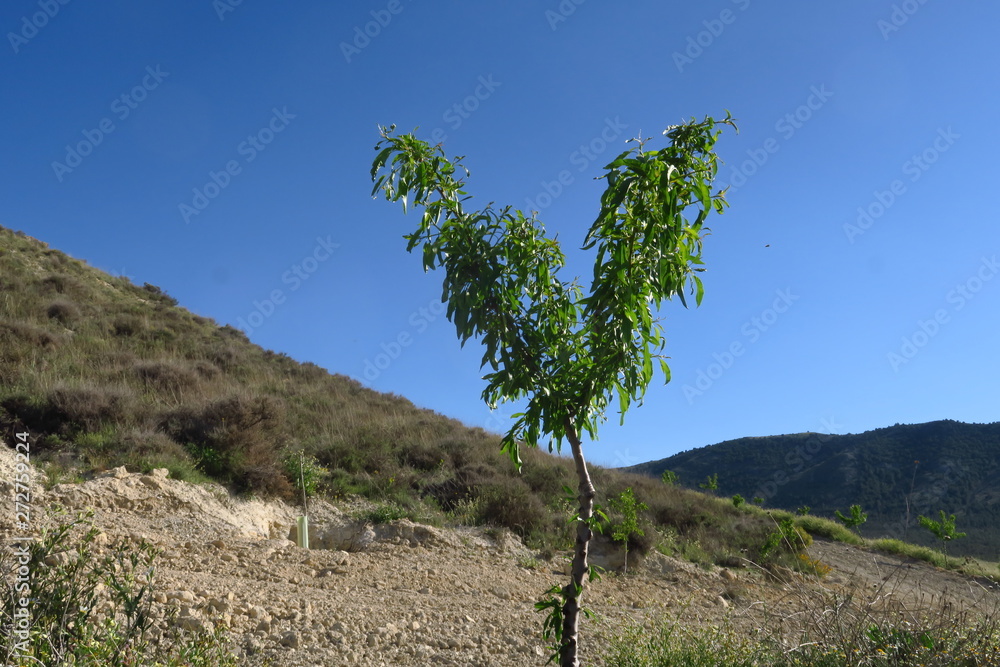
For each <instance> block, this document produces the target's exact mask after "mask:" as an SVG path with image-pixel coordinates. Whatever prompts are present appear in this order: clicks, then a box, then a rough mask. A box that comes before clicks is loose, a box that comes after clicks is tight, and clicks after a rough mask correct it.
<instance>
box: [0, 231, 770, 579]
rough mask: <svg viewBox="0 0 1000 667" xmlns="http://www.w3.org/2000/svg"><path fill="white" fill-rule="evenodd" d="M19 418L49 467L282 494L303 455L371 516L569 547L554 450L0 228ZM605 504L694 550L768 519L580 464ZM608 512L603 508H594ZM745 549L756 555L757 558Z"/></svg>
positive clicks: (565, 480) (15, 425)
mask: <svg viewBox="0 0 1000 667" xmlns="http://www.w3.org/2000/svg"><path fill="white" fill-rule="evenodd" d="M22 429H27V430H28V431H30V432H31V434H32V439H33V442H34V446H33V450H32V451H33V454H32V455H33V458H34V459H35V460H36V462H42V463H43V464H44V465H45V466H47V468H48V472H49V474H50V476H51V477H54V478H55V479H59V478H60V477H66V476H67V475H81V474H82V475H87V474H89V473H91V472H94V471H99V470H103V469H105V468H109V467H113V466H119V465H125V466H127V467H128V468H129V469H130V470H133V471H148V470H150V469H152V468H155V467H165V468H168V469H169V470H170V473H171V476H173V477H175V478H180V479H187V480H193V481H198V480H202V479H208V478H210V479H214V480H217V481H220V482H223V483H225V484H227V485H229V486H230V487H231V488H232V489H234V490H235V491H238V492H244V493H254V494H259V495H279V496H286V497H294V495H295V493H296V491H295V488H294V486H295V483H296V480H297V477H298V475H297V472H296V470H297V469H295V468H289V467H288V465H286V464H288V463H289V462H293V463H294V462H296V461H297V460H298V452H303V453H304V454H305V455H306V457H307V461H310V462H311V472H312V473H313V475H312V479H311V480H310V482H315V483H316V485H317V486H318V490H319V492H320V493H322V494H324V495H326V496H327V497H329V498H332V499H337V498H344V497H348V496H361V497H364V498H367V499H369V500H371V501H374V503H376V506H377V507H378V510H377V511H376V512H375V513H374V514H373V518H374V519H377V520H387V519H391V518H394V517H403V516H409V517H410V518H417V519H420V520H423V521H427V522H432V523H433V522H451V523H466V524H476V525H494V526H498V527H503V528H508V529H510V530H513V531H514V532H516V533H517V534H519V535H521V536H522V537H524V538H525V539H526V540H528V542H529V544H534V545H536V546H539V547H541V546H545V547H546V548H557V549H558V548H564V547H567V546H569V545H570V544H571V543H572V536H573V527H572V526H571V524H570V522H569V521H568V519H569V516H570V512H569V507H570V506H571V503H570V502H568V500H567V494H566V492H565V491H564V487H573V488H575V485H576V481H575V475H574V474H573V471H572V467H571V462H570V461H568V460H565V459H560V458H558V457H554V456H550V455H548V454H546V453H544V452H540V451H537V450H529V451H526V452H524V454H523V456H524V459H525V465H524V468H523V473H522V474H518V473H517V472H516V471H515V470H514V468H513V466H512V464H511V462H510V460H509V459H508V458H507V457H506V456H505V455H502V454H501V453H500V451H499V443H500V438H499V436H498V435H496V434H492V433H488V432H486V431H484V430H483V429H480V428H469V427H466V426H465V425H463V424H461V423H460V422H458V421H456V420H453V419H449V418H447V417H444V416H441V415H439V414H436V413H433V412H431V411H428V410H424V409H420V408H418V407H416V406H414V405H413V404H412V403H411V402H410V401H408V400H406V399H405V398H402V397H399V396H393V395H386V394H381V393H378V392H375V391H371V390H369V389H366V388H365V387H363V386H361V385H360V384H359V383H358V382H356V381H355V380H353V379H351V378H348V377H345V376H343V375H337V374H330V373H328V372H327V371H325V370H324V369H322V368H319V367H318V366H315V365H313V364H309V363H299V362H297V361H295V360H293V359H291V358H289V357H288V356H286V355H283V354H280V353H275V352H271V351H268V350H264V349H262V348H260V347H259V346H257V345H254V344H252V343H250V342H249V341H248V340H247V338H246V337H245V336H244V335H243V333H242V332H240V331H239V330H237V329H234V328H232V327H229V326H223V327H220V326H218V324H217V323H215V322H214V321H212V320H209V319H207V318H204V317H199V316H197V315H194V314H192V313H190V312H188V311H186V310H184V309H183V308H181V307H179V306H178V305H177V303H176V301H175V300H174V299H172V298H171V297H169V296H168V295H166V294H165V293H164V292H163V291H161V290H160V289H159V288H157V287H155V286H153V285H148V284H147V285H143V286H141V287H140V286H136V285H133V284H132V283H131V282H130V281H129V280H128V279H126V278H122V277H112V276H109V275H107V274H105V273H104V272H101V271H99V270H97V269H94V268H93V267H90V266H87V265H86V264H85V263H84V262H81V261H79V260H76V259H72V258H70V257H68V256H67V255H65V254H64V253H62V252H60V251H58V250H54V249H51V248H48V247H47V246H46V244H44V243H42V242H40V241H37V240H35V239H32V238H30V237H28V236H26V235H24V234H22V233H18V232H13V231H10V230H7V229H3V228H0V439H3V440H6V441H7V442H8V444H9V442H10V437H9V434H11V433H13V432H15V431H16V430H22ZM593 474H594V478H595V483H596V485H597V488H598V489H599V493H600V496H599V498H598V503H599V504H601V505H603V506H605V507H607V506H608V505H609V503H608V499H609V497H610V496H611V495H615V494H618V493H620V492H621V491H623V490H624V489H625V488H628V487H632V488H634V490H635V494H636V496H637V497H638V499H639V500H640V501H642V502H645V503H646V504H647V505H648V506H649V509H648V511H646V512H645V513H644V516H643V524H642V525H643V526H644V527H645V528H646V531H645V532H646V536H645V537H640V536H638V535H636V536H634V537H633V539H632V540H631V541H630V545H629V546H630V550H631V551H633V552H635V551H637V550H638V551H642V550H644V549H648V548H650V547H652V546H653V545H657V546H658V547H659V548H660V549H661V550H663V551H665V552H670V553H679V554H681V555H685V556H687V557H688V558H690V559H692V560H696V561H701V562H706V563H707V562H711V561H723V560H726V559H729V560H732V559H733V558H736V557H737V556H738V555H740V554H743V553H749V554H751V555H755V554H759V553H760V552H761V546H762V545H763V544H764V543H765V541H766V540H767V538H768V536H769V535H771V534H772V533H773V532H774V530H775V524H774V522H773V521H772V520H770V519H769V518H768V517H766V516H763V515H755V514H752V513H747V512H746V511H741V510H738V509H737V508H735V507H733V506H732V505H731V504H730V503H728V502H727V501H725V500H723V499H720V498H714V497H711V496H706V495H704V494H700V493H696V492H692V491H688V490H684V489H680V488H674V487H668V486H665V485H663V484H662V483H660V482H659V481H657V480H651V479H649V478H647V477H644V476H641V475H631V474H626V473H621V472H618V471H615V470H608V469H602V468H599V467H597V468H595V470H594V473H593ZM612 519H614V516H612ZM761 560H762V561H763V560H766V559H765V558H763V557H762V558H761Z"/></svg>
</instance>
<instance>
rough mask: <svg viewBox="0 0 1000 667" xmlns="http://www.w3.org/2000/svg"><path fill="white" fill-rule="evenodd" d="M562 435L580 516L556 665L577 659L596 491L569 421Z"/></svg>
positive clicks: (567, 666)
mask: <svg viewBox="0 0 1000 667" xmlns="http://www.w3.org/2000/svg"><path fill="white" fill-rule="evenodd" d="M566 439H567V440H569V443H570V445H571V446H572V449H573V461H574V462H575V463H576V474H577V477H578V478H579V480H580V486H579V489H580V495H579V499H580V516H579V520H578V522H577V525H576V552H575V554H574V555H573V569H572V574H571V575H570V576H571V581H570V583H569V585H568V586H566V587H565V588H564V589H563V593H564V599H565V600H566V602H565V603H564V604H563V633H562V647H561V648H560V651H559V665H560V667H579V665H580V660H579V658H578V657H577V653H578V650H579V637H578V634H579V625H580V598H581V596H582V595H583V586H584V583H585V582H586V580H587V577H588V574H589V568H588V566H587V553H588V551H589V548H590V538H591V537H593V531H592V530H591V529H590V524H589V522H590V518H591V517H592V516H593V514H594V496H595V495H596V494H595V491H594V485H593V483H591V481H590V473H589V472H588V471H587V462H586V460H584V458H583V446H582V444H581V443H580V436H579V435H578V434H577V431H576V428H574V426H573V425H572V424H567V425H566Z"/></svg>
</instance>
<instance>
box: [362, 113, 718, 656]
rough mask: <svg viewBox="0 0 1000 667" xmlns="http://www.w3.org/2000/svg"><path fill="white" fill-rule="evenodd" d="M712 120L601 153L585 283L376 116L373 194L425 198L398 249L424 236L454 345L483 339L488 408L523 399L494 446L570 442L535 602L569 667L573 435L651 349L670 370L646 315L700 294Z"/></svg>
mask: <svg viewBox="0 0 1000 667" xmlns="http://www.w3.org/2000/svg"><path fill="white" fill-rule="evenodd" d="M721 124H725V125H733V126H734V127H735V125H734V123H733V119H732V116H730V115H729V114H727V115H726V118H724V119H722V120H719V121H716V120H714V119H713V118H711V117H707V118H706V119H705V120H704V121H701V122H696V121H694V120H693V119H692V120H691V121H690V122H689V123H686V124H683V125H676V126H673V127H670V128H668V129H667V130H666V131H665V132H664V134H665V135H666V137H667V139H668V140H669V144H668V145H667V146H666V147H664V148H662V149H659V150H646V147H645V146H646V143H647V140H643V139H635V140H632V142H633V143H634V145H633V146H632V147H631V148H630V149H629V150H626V151H625V152H623V153H621V154H620V155H618V156H617V157H616V158H615V159H614V160H612V161H611V163H610V164H608V165H607V167H606V169H607V172H606V173H605V174H604V176H602V177H601V178H603V179H606V180H607V188H606V190H605V192H604V194H603V195H602V197H601V208H600V212H599V214H598V216H597V219H596V220H595V221H594V223H593V224H592V225H591V227H590V230H589V232H588V233H587V236H586V237H585V239H584V243H583V249H584V250H594V251H596V259H595V261H594V270H593V278H592V281H591V286H590V291H589V293H588V294H586V295H584V294H583V291H582V289H581V288H580V286H579V285H578V284H577V283H576V282H575V281H564V280H562V279H560V277H559V275H558V271H559V269H560V268H561V267H562V266H563V265H564V263H565V258H564V255H563V253H562V250H561V249H560V246H559V244H558V242H557V241H556V240H555V239H550V238H548V237H547V236H546V235H545V230H544V228H543V226H542V224H541V222H540V221H539V220H537V219H536V218H535V212H530V213H529V214H525V213H524V212H522V211H520V210H517V209H513V208H511V207H510V206H506V207H503V208H496V207H494V206H493V205H492V204H489V205H487V206H486V207H485V208H482V209H479V210H469V209H467V208H466V206H467V203H468V201H469V199H470V197H469V196H468V195H467V194H466V192H465V182H464V180H463V179H462V174H464V175H465V176H466V177H467V176H468V174H469V172H468V170H466V169H465V167H464V166H463V165H462V163H461V158H455V159H454V160H449V159H447V157H446V156H445V153H444V151H443V150H442V148H441V146H440V144H438V145H437V146H431V145H430V144H428V143H427V142H425V141H422V140H420V139H417V138H416V137H414V136H413V135H410V134H403V135H396V134H394V131H395V126H391V127H388V128H380V132H381V136H382V140H381V141H380V142H379V143H378V145H377V146H376V147H375V149H376V150H377V151H378V154H377V155H376V157H375V160H374V162H373V164H372V170H371V176H372V180H373V181H374V183H375V186H374V188H373V189H372V195H373V196H374V195H375V194H376V193H378V192H379V191H380V190H381V191H382V193H383V194H384V196H385V198H386V199H388V200H389V201H401V202H402V204H403V210H404V212H405V211H406V210H407V209H408V208H409V207H410V206H414V207H417V206H419V207H422V208H423V215H422V217H421V218H420V222H419V224H418V225H417V228H416V229H415V230H414V231H412V232H411V233H409V234H407V235H405V236H404V238H405V239H406V240H407V241H408V246H407V250H409V251H413V250H414V249H416V248H417V247H421V253H422V257H423V266H424V270H425V271H427V270H430V269H435V268H438V267H441V268H443V269H444V273H445V276H444V284H443V293H442V301H444V302H446V303H447V304H448V307H447V316H448V319H449V320H451V322H452V323H453V324H454V325H455V329H456V332H457V334H458V337H459V339H460V340H461V342H462V344H463V345H464V344H465V343H466V342H467V341H468V340H469V339H470V338H481V339H482V343H483V345H484V346H485V348H486V351H485V354H484V355H483V358H482V365H483V367H484V368H485V367H489V371H488V372H487V374H486V375H485V376H484V379H485V380H486V382H487V385H486V388H485V389H484V390H483V394H482V396H483V400H484V401H485V402H486V403H487V405H488V406H490V407H491V408H495V407H496V406H497V404H498V403H500V402H503V401H518V400H522V401H524V402H525V408H524V411H523V412H521V413H519V414H516V415H514V418H515V420H514V423H513V425H512V426H511V428H510V430H509V431H508V432H507V433H506V434H505V435H504V437H503V441H502V449H503V450H504V451H506V452H507V453H508V454H509V455H510V457H511V459H512V460H513V461H514V464H515V465H516V466H517V467H518V468H520V465H521V459H520V456H519V453H518V448H519V445H520V443H522V442H523V443H524V444H527V445H529V446H537V445H538V442H539V440H540V439H541V438H542V437H543V435H548V436H549V443H548V446H549V450H550V451H551V450H553V449H557V450H559V449H561V446H562V442H563V440H566V441H568V442H569V445H570V448H571V450H572V453H573V460H574V462H575V467H576V472H577V476H578V479H579V484H578V491H579V495H578V500H579V511H578V513H577V515H576V517H575V519H576V521H577V536H576V546H575V553H574V557H573V565H572V574H571V575H570V576H571V580H570V583H569V584H568V585H567V586H565V587H564V588H562V589H558V588H557V589H556V590H557V591H558V593H557V594H558V596H559V598H560V599H561V602H559V601H557V600H556V599H555V598H552V599H550V600H549V601H548V602H546V603H540V604H541V605H542V606H543V607H544V608H547V609H550V610H551V612H552V613H551V615H550V617H549V619H548V620H547V621H546V625H545V627H546V633H547V636H550V637H553V638H554V639H555V642H556V647H555V648H556V650H557V652H558V656H559V659H560V664H561V665H563V666H565V667H569V666H576V665H578V664H579V662H578V659H577V649H578V641H579V640H578V625H579V616H580V612H581V607H580V600H581V595H582V593H583V588H584V585H585V584H584V582H585V579H586V578H587V577H588V575H589V574H592V573H591V570H590V567H589V564H588V562H587V556H588V548H589V544H590V540H591V537H592V535H593V528H594V525H595V522H594V516H593V507H594V496H595V490H594V485H593V483H592V482H591V479H590V473H589V471H588V469H587V463H586V460H585V459H584V455H583V444H582V438H583V437H584V436H585V435H586V436H589V437H590V438H592V439H594V438H596V437H597V430H598V425H599V424H600V423H601V422H603V421H604V420H605V418H606V417H605V412H606V409H607V407H608V406H609V405H610V404H611V403H612V401H614V400H615V399H617V407H618V411H619V412H620V414H621V419H622V421H624V418H625V413H626V412H627V411H628V408H629V406H630V405H631V404H632V403H633V402H636V401H638V402H641V401H642V398H643V396H644V395H645V391H646V388H647V386H648V385H649V382H650V381H651V380H652V378H653V360H654V359H657V360H658V361H659V365H660V368H661V370H662V372H663V374H664V376H665V378H666V380H667V381H669V379H670V369H669V368H668V366H667V363H666V361H665V360H664V358H663V357H662V356H661V355H660V354H659V352H660V351H661V350H662V349H663V346H664V338H663V329H662V327H661V325H660V323H659V320H658V319H656V317H655V316H654V315H655V313H656V311H657V310H658V309H659V308H660V306H661V305H662V303H663V301H664V300H669V299H672V298H673V297H675V296H676V297H677V298H678V299H680V301H681V302H682V304H684V305H685V306H686V305H687V299H686V297H685V292H686V291H687V292H688V293H689V294H692V295H693V296H694V300H695V303H696V304H700V303H701V299H702V294H703V291H704V290H703V287H702V283H701V280H699V278H698V276H697V272H698V271H702V270H703V269H702V267H701V266H700V265H701V264H702V263H703V262H702V259H701V252H702V240H703V236H704V235H705V233H706V232H707V229H706V228H705V227H704V223H705V220H706V218H707V217H708V215H709V214H710V213H711V211H713V210H714V211H716V212H720V213H721V212H722V210H723V208H724V207H725V205H726V203H725V199H724V193H723V192H721V191H720V192H718V193H716V194H714V195H713V194H712V193H711V191H710V188H711V185H712V181H713V179H714V178H715V175H716V172H717V169H718V165H717V158H716V156H715V154H714V153H713V151H712V149H713V147H714V145H715V142H716V140H717V138H718V136H719V134H720V131H721V128H717V126H718V125H721ZM382 172H388V173H382ZM688 217H692V218H693V219H692V220H689V219H688Z"/></svg>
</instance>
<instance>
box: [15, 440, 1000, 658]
mask: <svg viewBox="0 0 1000 667" xmlns="http://www.w3.org/2000/svg"><path fill="white" fill-rule="evenodd" d="M12 459H13V453H12V451H11V450H9V449H8V448H6V447H2V448H0V492H3V493H2V494H0V495H2V496H5V497H8V498H9V499H10V501H11V502H10V503H9V506H11V507H12V506H13V503H12V500H13V488H12V485H10V484H6V483H5V482H4V481H3V480H9V479H12V478H13V472H12V470H11V466H12ZM164 473H165V471H159V472H157V473H154V474H152V475H139V474H129V473H127V472H125V471H124V470H123V469H119V470H116V471H112V472H111V473H109V474H107V475H104V476H102V477H99V478H96V479H93V480H89V481H87V482H84V483H82V484H61V485H57V486H55V487H53V488H52V489H51V490H48V491H44V490H43V489H42V488H41V487H36V489H35V496H34V498H33V499H32V503H33V506H34V508H35V514H36V516H40V515H41V513H42V512H41V510H42V508H45V507H51V506H54V505H56V504H59V505H62V506H65V507H67V508H70V509H84V508H92V509H94V511H95V516H94V522H95V524H96V525H97V526H98V527H99V528H100V529H101V530H102V531H103V532H104V535H103V536H102V538H101V541H102V543H105V544H109V543H111V542H113V541H114V539H116V538H118V537H125V538H128V539H130V540H132V541H134V542H138V541H139V540H142V539H145V540H147V541H150V542H152V543H153V544H155V545H157V546H158V547H159V548H160V549H161V550H162V554H161V556H160V558H159V560H158V563H159V564H158V568H157V581H158V587H157V591H158V592H157V593H156V597H155V600H156V602H157V605H156V607H157V608H158V609H166V608H167V607H169V606H171V605H172V606H176V607H178V612H179V617H178V620H177V621H175V623H179V624H182V625H183V626H184V627H187V628H191V629H211V628H213V627H216V626H217V625H219V624H222V625H223V626H224V627H226V628H229V636H230V637H231V638H232V640H233V646H234V649H235V652H236V653H237V655H238V656H239V657H240V664H246V665H264V664H273V665H282V666H284V665H288V666H292V665H372V666H374V665H430V664H433V665H455V666H456V667H457V666H463V667H465V666H474V665H483V666H485V665H496V666H508V665H510V666H512V667H513V666H514V665H518V666H524V665H542V664H544V663H545V662H546V659H547V655H548V654H547V652H546V650H545V646H544V642H543V640H542V639H541V637H540V629H541V621H542V615H541V614H540V613H538V612H537V611H536V610H535V609H534V603H535V602H536V601H537V600H538V599H539V598H540V597H542V595H543V593H544V592H545V591H546V590H547V589H548V588H549V587H551V586H553V585H563V584H565V583H566V576H565V575H564V574H563V570H564V567H565V562H564V560H562V559H560V558H557V559H554V560H552V561H544V560H540V559H539V557H538V555H537V554H533V553H532V552H531V551H529V550H528V549H526V548H525V547H524V546H523V545H522V544H521V543H520V542H519V541H518V540H517V539H516V538H514V537H512V536H510V535H509V534H505V533H497V532H484V531H482V530H473V529H458V530H453V529H444V528H433V527H427V526H419V525H417V524H412V523H410V522H406V521H402V522H396V523H394V524H391V525H388V526H380V527H373V526H366V525H365V524H364V522H359V521H358V520H356V519H355V518H354V517H353V516H352V514H351V509H352V508H346V507H345V508H340V507H334V506H332V505H329V504H327V503H320V502H317V503H314V504H313V506H312V507H311V511H310V517H311V518H310V521H311V536H314V539H315V541H314V546H320V547H324V548H314V549H301V548H299V547H297V546H295V543H294V542H291V541H289V539H288V537H289V534H290V531H291V528H292V526H293V524H294V521H295V516H296V514H297V513H298V512H297V510H296V509H295V508H293V507H291V506H288V505H286V504H283V503H280V502H261V501H241V500H235V499H233V498H231V497H230V496H229V495H228V494H226V493H225V492H224V491H223V490H222V489H220V488H213V487H207V486H195V485H191V484H186V483H184V482H179V481H176V480H170V479H167V478H166V477H165V474H164ZM8 514H9V515H10V516H9V517H8V516H7V515H8ZM39 521H40V519H39ZM11 534H13V512H12V511H11V512H8V513H4V514H3V515H0V535H3V536H4V537H5V538H6V537H9V536H10V535H11ZM809 553H810V556H811V557H812V558H815V559H819V560H820V561H821V562H822V563H824V564H826V565H827V566H829V567H830V568H831V571H830V572H829V573H828V574H826V576H824V577H816V576H805V575H800V574H796V573H791V572H778V573H777V576H775V575H774V574H771V573H765V572H762V571H759V570H757V569H755V568H751V567H747V568H717V567H712V568H709V569H705V568H701V567H698V566H695V565H693V564H691V563H686V562H682V561H679V560H676V559H673V558H668V557H666V556H663V555H661V554H658V553H653V554H651V555H650V556H648V557H647V558H646V559H645V561H644V562H643V564H642V565H641V566H640V567H638V568H634V569H633V571H631V572H630V573H629V574H628V575H620V574H614V573H609V574H606V575H605V576H604V577H603V578H602V579H601V580H600V581H598V582H595V583H594V584H592V585H591V586H590V587H589V588H588V589H587V591H586V593H585V596H586V597H585V604H586V605H587V606H589V607H590V608H592V609H593V610H594V611H595V612H596V614H597V619H596V620H592V621H586V622H585V623H584V626H583V635H582V636H583V642H582V646H583V656H582V657H583V659H584V662H585V664H588V665H602V664H603V662H602V660H601V658H600V655H601V653H602V652H603V650H604V649H605V647H606V645H607V644H606V638H607V636H608V635H609V634H613V633H615V632H617V631H619V630H620V629H622V628H624V627H626V626H627V625H629V624H632V623H641V624H645V623H649V622H652V621H655V620H656V619H661V618H664V617H674V618H680V619H681V620H682V622H683V623H684V624H707V623H722V622H723V621H728V622H731V623H734V624H736V625H742V626H745V627H746V628H747V630H748V631H755V630H754V628H761V627H762V626H767V627H773V626H775V625H778V626H781V627H782V628H785V629H787V630H788V631H789V634H790V636H791V635H794V634H796V633H797V632H798V631H799V630H800V629H801V628H802V627H805V626H808V619H809V618H814V616H812V615H811V614H814V613H816V611H817V606H822V605H823V604H827V603H828V602H829V601H830V600H831V599H835V597H836V596H837V595H840V596H841V598H840V599H843V596H845V595H847V594H848V593H851V594H853V595H855V596H858V599H860V598H862V597H867V598H870V599H871V600H875V601H876V602H877V604H878V605H881V606H883V607H891V608H894V609H900V610H906V611H907V612H908V613H909V612H912V613H917V612H918V611H919V610H921V609H935V608H938V607H939V606H941V605H951V606H953V607H954V608H964V607H973V608H980V609H982V608H987V607H992V606H995V605H997V603H998V601H1000V593H998V591H997V589H996V587H995V586H993V585H992V584H990V583H989V582H977V581H974V580H970V579H968V578H965V577H962V576H960V575H957V574H955V573H951V572H945V571H942V570H938V569H936V568H934V567H932V566H930V565H928V564H926V563H923V562H917V561H908V560H907V559H904V558H899V557H895V556H888V555H884V554H876V553H873V552H868V551H864V550H860V549H857V548H855V547H851V546H848V545H844V544H839V543H832V542H826V541H821V540H817V541H816V542H815V543H814V544H813V545H812V546H811V547H810V549H809ZM786 626H787V628H786Z"/></svg>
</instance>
